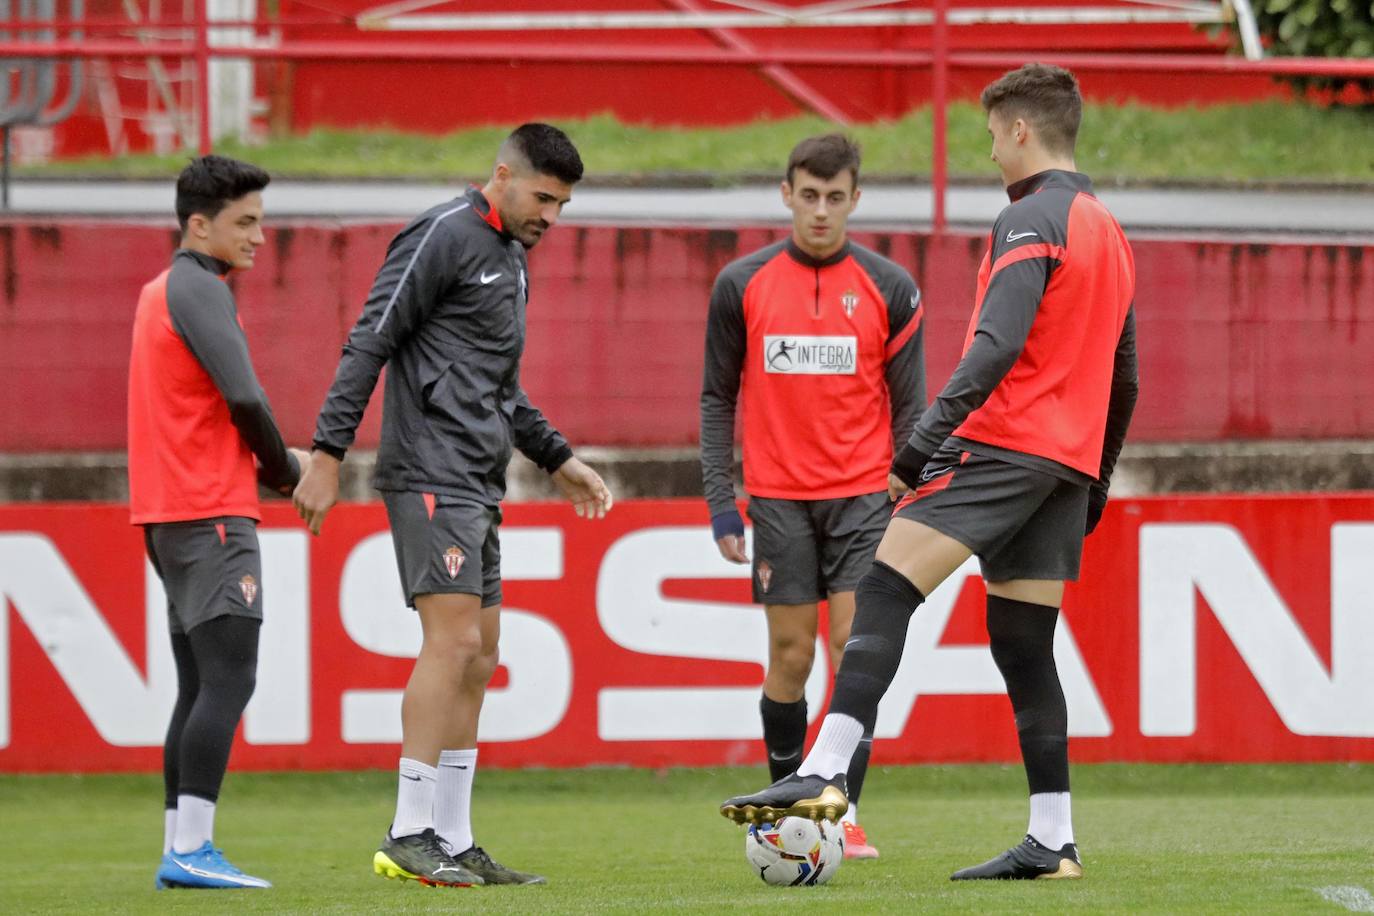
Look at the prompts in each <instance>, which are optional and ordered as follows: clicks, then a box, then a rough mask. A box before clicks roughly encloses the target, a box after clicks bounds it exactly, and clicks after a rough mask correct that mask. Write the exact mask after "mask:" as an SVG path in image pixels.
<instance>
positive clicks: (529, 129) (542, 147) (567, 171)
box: [502, 122, 582, 184]
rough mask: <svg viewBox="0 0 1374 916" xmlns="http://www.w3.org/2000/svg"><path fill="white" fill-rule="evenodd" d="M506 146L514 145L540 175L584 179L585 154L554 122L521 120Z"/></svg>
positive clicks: (567, 180) (566, 181)
mask: <svg viewBox="0 0 1374 916" xmlns="http://www.w3.org/2000/svg"><path fill="white" fill-rule="evenodd" d="M502 146H503V147H505V148H510V149H514V150H515V152H517V153H519V154H520V156H521V157H522V158H524V160H525V161H526V162H527V163H529V165H530V168H532V169H534V171H535V172H537V173H538V174H540V175H552V176H553V177H554V178H557V179H558V180H559V181H561V182H563V183H564V184H576V183H577V182H579V181H581V180H582V157H581V156H579V155H578V154H577V147H575V146H573V142H572V140H571V139H569V137H568V135H567V134H565V133H563V131H561V130H559V129H558V128H557V127H554V126H553V125H552V124H540V123H538V122H531V123H529V124H521V125H520V126H519V127H517V128H516V129H515V130H514V131H512V132H511V135H510V136H509V137H507V138H506V142H505V143H503V144H502Z"/></svg>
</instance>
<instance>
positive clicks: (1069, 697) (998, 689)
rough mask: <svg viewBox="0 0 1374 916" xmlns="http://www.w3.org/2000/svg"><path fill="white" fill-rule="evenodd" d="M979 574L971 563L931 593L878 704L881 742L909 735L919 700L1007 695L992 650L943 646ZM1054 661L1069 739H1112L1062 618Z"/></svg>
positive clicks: (913, 621)
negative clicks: (1066, 713) (961, 602)
mask: <svg viewBox="0 0 1374 916" xmlns="http://www.w3.org/2000/svg"><path fill="white" fill-rule="evenodd" d="M978 575H979V571H978V561H977V560H976V559H972V558H970V559H969V560H967V561H966V562H965V563H964V565H963V566H960V567H959V568H958V569H957V570H955V571H954V574H953V575H952V576H950V577H949V578H948V579H946V580H945V581H944V584H942V585H941V586H940V587H939V588H937V589H935V590H934V591H933V592H931V593H930V597H929V598H927V599H926V603H925V604H923V605H921V609H920V611H919V612H918V613H916V614H915V615H913V616H912V618H911V626H910V628H909V629H908V630H907V634H906V649H905V650H904V651H903V653H902V664H901V667H899V668H898V669H897V676H896V677H895V678H894V679H893V681H892V686H891V687H889V688H888V691H887V694H886V695H885V696H884V697H883V700H882V702H881V703H879V704H878V724H877V728H875V729H874V732H873V733H874V736H875V737H878V738H896V737H899V736H900V735H901V734H902V732H903V731H905V730H906V724H907V719H908V718H910V716H911V713H912V711H913V710H914V709H915V707H916V700H917V699H918V698H919V697H921V696H922V695H926V696H936V695H942V694H943V695H953V694H1000V693H1006V692H1007V687H1006V683H1005V682H1004V681H1003V680H1002V675H1001V673H1000V672H999V671H998V670H997V665H996V663H994V662H993V660H992V652H991V651H990V650H989V649H988V647H987V646H942V645H940V639H941V637H942V636H943V635H944V632H945V628H946V627H947V626H948V625H949V618H950V616H951V615H952V614H953V613H954V605H955V603H956V602H957V601H958V599H959V593H960V592H961V591H963V588H964V583H965V582H966V581H967V580H968V578H969V577H971V576H972V577H977V576H978ZM1054 661H1055V665H1056V667H1058V669H1059V680H1060V683H1061V684H1062V685H1063V688H1064V700H1065V702H1066V703H1067V704H1068V708H1069V734H1070V735H1073V736H1080V737H1103V736H1106V735H1110V734H1111V733H1112V722H1111V719H1110V718H1109V717H1108V716H1107V709H1106V707H1105V706H1103V704H1102V698H1101V697H1100V696H1099V695H1098V693H1097V688H1096V686H1094V684H1093V680H1092V676H1091V675H1090V674H1089V673H1088V669H1087V666H1086V665H1085V664H1084V663H1083V655H1082V653H1080V652H1079V651H1078V644H1077V643H1076V642H1075V641H1074V638H1073V634H1072V633H1071V632H1070V630H1069V622H1068V621H1067V620H1066V619H1065V618H1064V617H1063V616H1062V615H1061V616H1060V618H1059V625H1058V626H1057V627H1055V631H1054Z"/></svg>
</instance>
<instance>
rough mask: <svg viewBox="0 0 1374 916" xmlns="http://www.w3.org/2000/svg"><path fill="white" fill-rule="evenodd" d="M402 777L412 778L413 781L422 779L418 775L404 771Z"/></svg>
mask: <svg viewBox="0 0 1374 916" xmlns="http://www.w3.org/2000/svg"><path fill="white" fill-rule="evenodd" d="M401 778H403V779H409V780H411V781H413V782H419V781H420V777H418V776H411V775H410V774H409V773H402V774H401Z"/></svg>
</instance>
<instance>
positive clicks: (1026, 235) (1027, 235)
mask: <svg viewBox="0 0 1374 916" xmlns="http://www.w3.org/2000/svg"><path fill="white" fill-rule="evenodd" d="M1039 234H1040V233H1038V232H1016V233H1013V232H1012V231H1011V230H1010V229H1008V230H1007V241H1008V242H1014V241H1016V240H1017V239H1024V238H1030V237H1031V236H1032V235H1039ZM484 282H485V281H484Z"/></svg>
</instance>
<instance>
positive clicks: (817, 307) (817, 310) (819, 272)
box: [811, 267, 821, 318]
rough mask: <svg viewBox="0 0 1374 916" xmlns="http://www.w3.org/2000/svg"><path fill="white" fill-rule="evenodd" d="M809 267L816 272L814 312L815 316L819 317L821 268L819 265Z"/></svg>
mask: <svg viewBox="0 0 1374 916" xmlns="http://www.w3.org/2000/svg"><path fill="white" fill-rule="evenodd" d="M811 269H812V270H814V271H815V272H816V314H815V317H816V318H819V317H821V269H820V268H819V267H813V268H811Z"/></svg>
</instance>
